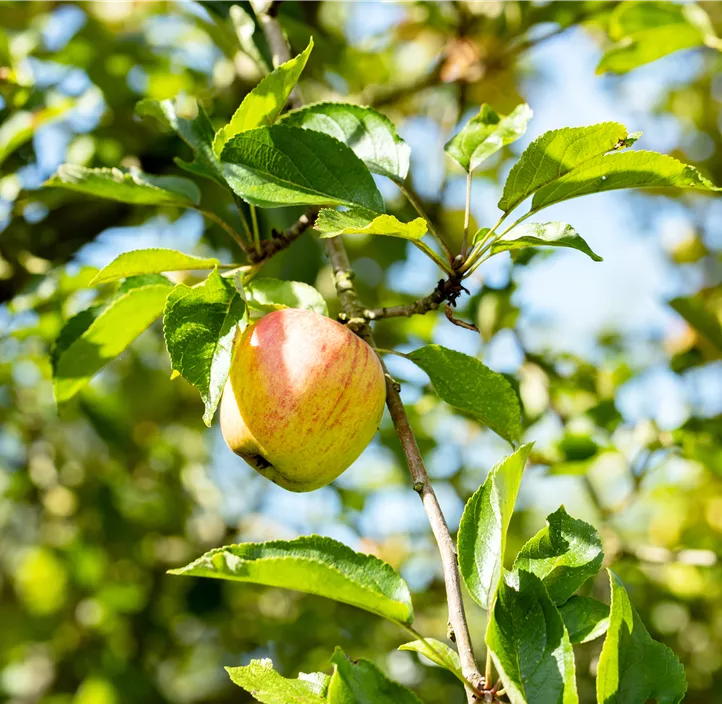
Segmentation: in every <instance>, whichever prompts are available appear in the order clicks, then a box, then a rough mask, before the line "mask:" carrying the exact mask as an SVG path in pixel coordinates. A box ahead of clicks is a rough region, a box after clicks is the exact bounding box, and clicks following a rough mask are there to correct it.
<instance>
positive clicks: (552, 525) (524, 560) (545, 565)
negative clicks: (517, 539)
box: [514, 506, 604, 604]
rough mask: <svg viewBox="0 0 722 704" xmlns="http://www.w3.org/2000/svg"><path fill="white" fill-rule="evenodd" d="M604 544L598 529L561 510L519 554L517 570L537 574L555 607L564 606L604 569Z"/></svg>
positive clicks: (551, 517)
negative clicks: (583, 585)
mask: <svg viewBox="0 0 722 704" xmlns="http://www.w3.org/2000/svg"><path fill="white" fill-rule="evenodd" d="M603 559H604V553H603V552H602V540H601V538H600V537H599V533H597V531H596V530H595V528H594V527H592V526H590V525H589V524H588V523H585V522H584V521H580V520H578V519H576V518H572V517H571V516H570V515H569V514H568V513H567V512H566V511H565V510H564V506H561V507H560V508H559V509H557V510H556V511H555V512H554V513H552V514H550V515H549V516H547V527H546V528H543V529H542V530H540V531H539V532H538V533H537V534H536V535H535V536H534V537H533V538H532V539H531V540H529V542H527V543H526V545H524V547H523V548H522V549H521V550H520V551H519V554H518V555H517V557H516V561H515V562H514V569H519V570H525V571H526V572H533V573H534V574H535V575H536V576H537V577H539V579H541V580H542V582H544V586H545V587H546V590H547V592H548V593H549V597H550V598H551V600H552V601H553V602H554V603H555V604H563V603H564V602H565V601H566V600H567V599H569V597H571V596H572V594H574V592H576V591H577V589H579V587H581V586H582V584H584V582H586V581H587V579H589V578H590V577H593V576H594V575H595V574H597V572H599V568H600V567H601V566H602V560H603Z"/></svg>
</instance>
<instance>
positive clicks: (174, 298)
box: [163, 269, 246, 426]
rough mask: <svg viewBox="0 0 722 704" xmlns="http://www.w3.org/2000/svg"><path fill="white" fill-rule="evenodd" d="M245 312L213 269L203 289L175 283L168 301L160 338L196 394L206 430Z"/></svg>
mask: <svg viewBox="0 0 722 704" xmlns="http://www.w3.org/2000/svg"><path fill="white" fill-rule="evenodd" d="M245 311H246V304H245V302H244V301H243V299H242V298H241V296H240V295H239V293H238V291H236V289H235V287H234V286H233V284H232V283H231V282H230V281H228V280H226V279H224V278H223V277H222V276H221V275H220V274H219V273H218V271H217V270H215V269H214V270H213V271H212V272H211V274H210V276H209V277H208V278H207V279H206V280H205V282H204V283H203V285H202V286H197V287H190V286H186V285H185V284H178V286H176V287H175V288H174V289H173V291H172V292H171V293H170V295H169V296H168V301H167V303H166V306H165V313H164V315H163V334H164V335H165V344H166V347H167V348H168V354H169V355H170V361H171V366H172V368H173V370H174V371H177V372H179V373H180V374H182V375H183V376H184V377H185V378H186V379H187V380H188V381H189V382H190V383H191V384H193V386H195V387H196V388H197V389H198V390H199V391H200V392H201V398H202V399H203V403H204V404H205V412H204V414H203V421H204V422H205V424H206V425H208V426H210V424H211V420H212V419H213V415H214V413H215V411H216V408H217V407H218V404H219V402H220V400H221V394H222V393H223V387H224V386H225V383H226V379H227V378H228V370H229V369H230V366H231V356H232V353H233V340H234V337H235V333H236V329H237V325H238V323H240V322H241V320H242V319H243V316H244V313H245Z"/></svg>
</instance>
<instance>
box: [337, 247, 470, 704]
mask: <svg viewBox="0 0 722 704" xmlns="http://www.w3.org/2000/svg"><path fill="white" fill-rule="evenodd" d="M327 244H328V254H329V258H330V260H331V267H332V269H333V271H334V281H335V283H336V289H337V291H338V297H339V299H340V301H341V306H342V309H343V312H344V316H345V317H346V319H348V320H350V321H352V322H354V323H356V324H357V325H360V329H359V330H358V332H359V333H360V335H361V337H363V338H364V339H365V340H366V341H367V342H368V343H369V344H370V345H371V346H372V347H375V343H374V339H373V336H372V334H371V330H370V329H369V327H368V323H367V322H366V320H365V319H364V318H363V317H362V314H363V312H364V309H363V307H362V306H361V305H360V304H359V302H358V298H357V296H356V290H355V287H354V284H353V270H352V269H351V265H350V264H349V261H348V256H347V255H346V250H345V248H344V246H343V242H342V241H341V239H340V238H339V237H333V238H331V239H329V240H327ZM381 365H382V366H383V368H384V372H385V374H386V405H387V407H388V409H389V413H390V414H391V420H392V421H393V423H394V427H395V428H396V434H397V435H398V437H399V441H400V442H401V447H402V449H403V451H404V455H405V456H406V462H407V464H408V466H409V472H410V474H411V479H412V481H413V483H414V491H416V492H417V493H418V494H419V496H420V497H421V502H422V504H423V506H424V510H425V511H426V515H427V517H428V519H429V523H430V524H431V531H432V533H433V534H434V538H435V539H436V543H437V545H438V547H439V553H440V554H441V564H442V569H443V573H444V583H445V585H446V598H447V602H448V607H449V624H450V626H451V629H452V631H453V634H454V638H455V640H456V645H457V648H458V651H459V659H460V660H461V671H462V673H463V675H464V677H465V678H466V679H467V680H468V681H469V682H471V683H472V684H473V685H474V687H475V688H477V689H478V688H480V686H481V684H482V677H481V674H480V673H479V669H478V667H477V664H476V660H475V658H474V650H473V647H472V644H471V636H470V635H469V627H468V625H467V623H466V615H465V612H464V602H463V598H462V593H461V579H460V577H459V567H458V565H457V561H456V547H455V545H454V541H453V539H452V537H451V533H450V532H449V527H448V526H447V524H446V519H445V518H444V514H443V512H442V510H441V506H440V505H439V500H438V498H437V497H436V494H435V492H434V489H433V487H432V486H431V483H430V481H429V476H428V474H427V473H426V468H425V467H424V461H423V459H422V457H421V452H420V451H419V446H418V444H417V442H416V437H415V436H414V431H413V430H412V428H411V424H410V423H409V418H408V416H407V415H406V409H405V408H404V404H403V403H402V401H401V396H400V395H399V392H398V389H397V387H396V386H395V385H394V382H393V380H392V379H391V377H390V375H389V374H388V371H387V369H386V366H385V365H384V363H383V360H382V361H381ZM467 698H468V700H469V702H474V701H475V697H474V693H473V691H471V690H470V689H469V688H467Z"/></svg>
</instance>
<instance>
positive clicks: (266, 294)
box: [246, 277, 328, 315]
mask: <svg viewBox="0 0 722 704" xmlns="http://www.w3.org/2000/svg"><path fill="white" fill-rule="evenodd" d="M246 302H247V303H248V306H249V307H250V308H255V309H256V310H261V311H263V312H265V313H270V312H271V311H274V310H280V309H281V308H303V309H305V310H312V311H314V312H316V313H318V314H319V315H328V306H327V305H326V301H325V299H324V297H323V296H322V295H321V294H320V293H319V292H318V291H317V290H316V289H315V288H314V287H313V286H310V285H309V284H304V283H302V282H300V281H282V280H281V279H272V278H270V277H263V278H257V279H253V280H252V281H251V283H250V284H248V285H247V286H246Z"/></svg>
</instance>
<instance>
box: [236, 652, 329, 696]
mask: <svg viewBox="0 0 722 704" xmlns="http://www.w3.org/2000/svg"><path fill="white" fill-rule="evenodd" d="M226 672H227V673H228V674H229V675H230V677H231V680H232V681H233V683H234V684H237V685H238V686H239V687H242V688H243V689H245V690H246V691H247V692H248V693H249V694H252V695H253V699H254V700H255V701H257V702H261V703H262V704H322V703H323V702H325V701H326V692H327V691H328V683H329V680H330V677H329V676H328V675H324V674H323V673H322V672H315V673H313V674H310V675H307V674H304V673H301V674H300V675H299V676H298V679H295V680H291V679H287V678H286V677H282V676H281V675H279V674H278V672H276V671H275V670H274V669H273V662H271V660H269V659H268V658H264V659H263V660H251V662H250V663H249V664H248V665H246V666H245V667H227V668H226Z"/></svg>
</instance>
